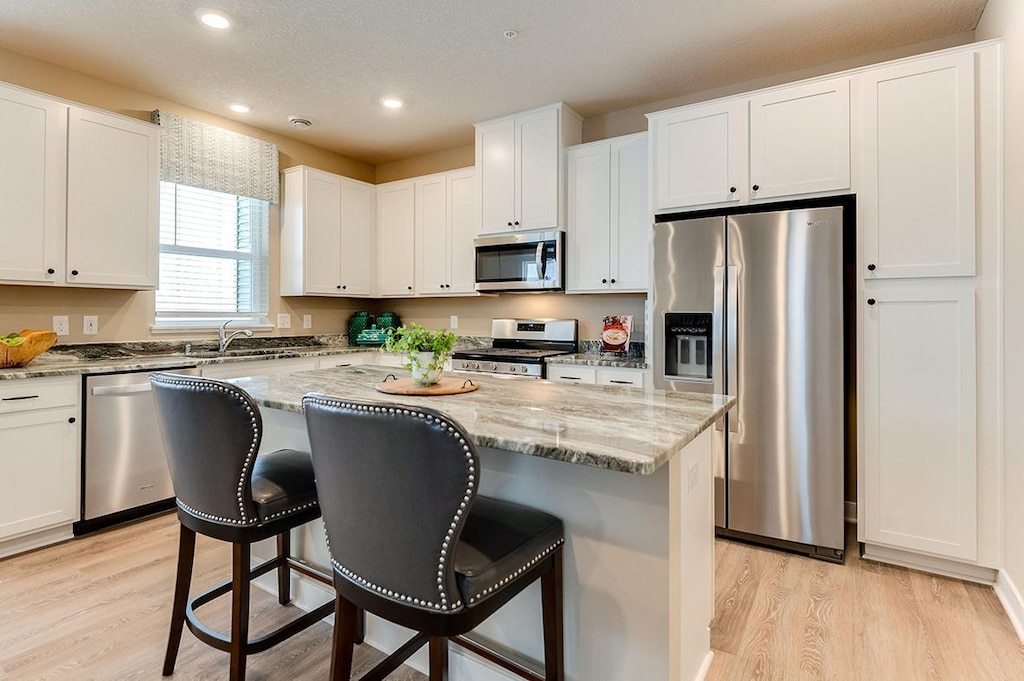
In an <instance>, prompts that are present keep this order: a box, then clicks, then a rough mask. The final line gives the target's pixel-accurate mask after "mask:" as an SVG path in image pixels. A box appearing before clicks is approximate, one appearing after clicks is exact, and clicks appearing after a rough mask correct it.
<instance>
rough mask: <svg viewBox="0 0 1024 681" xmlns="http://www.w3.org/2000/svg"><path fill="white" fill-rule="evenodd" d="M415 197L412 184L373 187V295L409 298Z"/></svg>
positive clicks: (414, 258) (411, 283)
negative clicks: (374, 266)
mask: <svg viewBox="0 0 1024 681" xmlns="http://www.w3.org/2000/svg"><path fill="white" fill-rule="evenodd" d="M415 195H416V188H415V185H414V183H413V182H412V181H409V182H393V183H390V184H386V185H381V186H379V187H377V235H376V236H377V239H376V242H377V293H378V295H381V296H411V295H413V286H414V285H415V278H414V275H413V272H414V271H415V261H416V255H415V251H416V248H415V246H416V244H415V234H416V232H415V205H416V201H415Z"/></svg>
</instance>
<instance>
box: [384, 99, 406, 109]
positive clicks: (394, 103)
mask: <svg viewBox="0 0 1024 681" xmlns="http://www.w3.org/2000/svg"><path fill="white" fill-rule="evenodd" d="M380 103H381V104H383V105H384V106H386V107H387V108H389V109H401V108H402V100H400V99H398V98H397V97H385V98H384V99H382V100H380Z"/></svg>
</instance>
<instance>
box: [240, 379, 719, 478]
mask: <svg viewBox="0 0 1024 681" xmlns="http://www.w3.org/2000/svg"><path fill="white" fill-rule="evenodd" d="M389 373H395V370H394V369H388V368H386V367H375V366H356V367H346V368H337V369H319V370H316V371H301V372H296V373H292V374H281V375H272V376H250V377H246V378H239V379H233V380H232V383H235V384H237V385H238V386H240V387H241V388H243V389H244V390H246V391H247V392H249V394H250V395H252V396H253V399H255V400H256V402H257V403H258V404H259V405H260V406H261V407H264V408H269V409H278V410H283V411H291V412H301V411H302V396H303V395H305V394H307V393H326V394H328V395H336V396H338V397H347V398H351V399H356V400H365V401H378V402H389V403H395V404H407V405H411V406H422V407H428V408H432V409H436V410H438V411H441V412H444V413H446V414H448V415H449V416H451V417H452V418H453V419H455V420H456V421H458V422H459V423H460V424H461V425H462V426H463V428H465V429H466V431H467V432H468V433H469V434H470V436H471V437H472V438H473V441H474V443H475V444H476V445H477V446H478V447H489V448H493V449H502V450H507V451H512V452H518V453H520V454H528V455H532V456H538V457H543V458H548V459H554V460H558V461H565V462H569V463H575V464H582V465H587V466H593V467H596V468H603V469H607V470H612V471H621V472H624V473H631V474H636V475H650V474H651V473H654V472H655V471H656V470H658V469H659V468H660V467H661V466H663V465H664V464H666V463H667V462H668V461H669V460H670V459H671V458H672V457H673V456H675V455H676V454H677V453H679V452H680V451H682V449H683V448H684V447H685V446H686V445H687V444H689V443H690V442H691V441H693V440H694V439H695V438H696V437H697V436H698V435H700V433H702V432H703V431H704V430H705V429H707V428H708V427H710V426H711V425H712V424H714V422H715V421H717V420H718V419H719V418H720V417H721V416H722V415H723V414H724V413H725V412H726V411H727V410H728V409H730V408H731V407H732V405H733V404H734V403H735V398H733V397H729V396H726V395H703V394H697V393H674V392H666V391H662V390H656V389H653V388H643V389H634V388H621V387H612V386H591V385H563V384H558V383H552V382H548V381H538V380H527V379H519V378H500V377H493V376H477V375H474V376H472V377H471V378H472V380H473V381H474V382H475V383H477V384H479V386H480V388H479V390H476V391H474V392H469V393H463V394H460V395H446V396H429V397H418V396H412V395H388V394H385V393H381V392H378V391H377V390H376V389H375V388H374V386H375V385H376V384H377V383H379V382H381V381H383V380H384V378H385V377H386V376H387V375H388V374H389ZM458 376H459V377H460V378H461V377H462V376H463V375H461V374H460V375H458ZM467 378H469V377H467Z"/></svg>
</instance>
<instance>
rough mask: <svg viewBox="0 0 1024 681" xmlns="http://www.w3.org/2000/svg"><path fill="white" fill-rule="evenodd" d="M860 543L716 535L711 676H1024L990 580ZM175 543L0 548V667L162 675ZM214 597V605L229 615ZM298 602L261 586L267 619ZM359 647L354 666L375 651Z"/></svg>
mask: <svg viewBox="0 0 1024 681" xmlns="http://www.w3.org/2000/svg"><path fill="white" fill-rule="evenodd" d="M855 547H856V544H855V543H853V542H852V538H851V542H850V543H849V544H848V547H847V549H848V552H847V562H846V565H844V566H838V565H831V564H828V563H822V562H819V561H812V560H809V559H807V558H803V557H800V556H793V555H789V554H785V553H780V552H777V551H772V550H769V549H761V548H755V547H751V546H746V545H743V544H737V543H732V542H721V541H720V542H718V544H717V547H716V560H717V566H716V567H717V578H716V581H717V588H716V610H717V617H716V619H715V622H714V625H713V627H712V646H713V647H714V649H715V658H714V662H713V663H712V666H711V670H710V673H709V675H708V677H707V679H708V681H753V680H769V679H771V680H777V681H804V680H807V681H811V680H814V681H817V680H819V679H828V680H835V681H917V680H918V679H921V680H928V681H1001V680H1005V681H1024V646H1021V645H1020V643H1018V641H1017V639H1016V636H1015V634H1014V632H1013V629H1012V628H1011V626H1010V623H1009V621H1008V620H1007V618H1006V616H1005V614H1004V613H1003V611H1002V608H1001V607H1000V605H999V603H998V601H997V600H996V598H995V595H994V594H993V593H992V590H991V589H989V588H986V587H982V586H977V585H972V584H965V583H963V582H959V581H956V580H950V579H944V578H941V577H931V576H928V575H925V574H922V573H917V572H913V571H909V570H904V569H902V568H894V567H888V566H882V565H878V564H874V563H869V562H867V561H862V560H860V559H859V558H857V557H856V550H855ZM176 550H177V522H176V520H175V518H174V516H173V515H166V516H162V517H160V518H156V519H153V520H148V521H145V522H141V523H137V524H135V525H131V526H128V527H123V528H120V529H117V530H114V531H110V532H106V533H102V534H98V535H94V536H91V537H87V538H85V539H78V540H76V541H71V542H66V543H64V544H61V545H58V546H55V547H50V548H47V549H43V550H40V551H35V552H32V553H28V554H24V555H21V556H15V557H13V558H8V559H5V560H0V679H2V680H3V681H44V680H45V681H50V680H58V679H59V680H67V681H120V680H122V679H125V680H128V679H132V680H134V679H138V680H153V681H156V680H157V679H160V678H161V677H160V666H161V661H162V658H163V648H164V645H165V636H166V628H167V621H168V616H169V615H168V606H169V603H170V599H171V584H172V582H173V574H174V556H175V551H176ZM229 556H230V554H229V551H228V549H227V548H226V545H224V544H222V543H220V542H214V541H210V540H205V539H203V538H202V537H200V543H199V546H198V549H197V563H196V569H195V574H194V578H193V584H194V588H195V589H196V590H198V589H200V588H205V587H206V586H208V585H210V584H213V583H216V582H218V581H220V580H221V579H223V578H225V577H226V570H225V566H227V564H228V562H229ZM225 605H226V604H225ZM218 606H219V604H211V605H210V606H206V608H204V611H203V612H204V617H207V618H208V621H209V622H210V624H213V625H216V626H223V625H226V612H227V611H226V608H219V610H218ZM289 610H293V609H291V608H281V607H280V606H278V605H277V602H276V601H275V600H273V599H272V598H270V597H269V596H267V595H266V594H264V593H263V592H261V591H260V590H258V589H257V590H254V618H253V619H254V622H258V623H259V625H260V626H261V627H264V626H265V627H267V628H270V627H272V626H273V625H274V622H275V618H277V617H280V616H281V615H282V614H285V615H289V616H290V613H289V612H288V611H289ZM207 613H210V614H207ZM254 633H259V632H254ZM330 634H331V628H330V627H329V626H328V625H326V624H318V625H315V626H314V627H312V628H311V629H309V630H307V631H305V632H303V633H302V634H300V635H299V636H298V637H296V638H293V639H290V640H289V641H286V642H284V643H283V644H281V645H280V646H278V647H277V648H274V649H272V650H270V651H268V652H266V653H262V654H260V655H256V656H253V657H252V658H250V662H249V670H248V674H247V678H248V679H249V681H278V680H281V681H307V680H308V681H314V680H316V681H320V680H322V679H324V678H326V675H327V669H328V655H329V652H330ZM360 648H361V650H360V651H359V653H358V654H357V668H358V671H357V675H358V674H361V673H362V671H363V670H364V669H366V668H367V667H368V666H369V665H371V664H372V663H373V662H374V661H375V660H376V659H378V658H379V654H378V653H376V652H375V651H372V650H370V649H368V647H367V646H361V647H360ZM173 678H174V679H176V680H178V681H193V680H198V679H204V680H205V679H210V680H213V679H217V680H222V679H226V678H227V655H226V654H225V653H221V652H218V651H215V650H212V649H210V648H208V647H207V646H204V645H202V644H200V643H199V642H198V641H196V640H195V639H194V638H193V637H192V636H191V634H189V633H187V632H186V633H185V635H184V637H183V639H182V647H181V652H180V654H179V656H178V665H177V670H176V672H175V674H174V677H173ZM425 678H426V677H424V676H423V675H421V674H418V673H416V672H415V671H413V670H411V669H408V668H404V669H403V670H401V671H400V672H398V673H396V674H395V675H394V676H393V677H392V679H393V681H424V680H425ZM584 681H622V680H617V679H616V680H611V679H586V680H584ZM628 681H648V680H646V679H630V680H628Z"/></svg>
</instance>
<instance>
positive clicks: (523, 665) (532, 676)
mask: <svg viewBox="0 0 1024 681" xmlns="http://www.w3.org/2000/svg"><path fill="white" fill-rule="evenodd" d="M448 640H449V641H451V642H452V643H456V644H458V645H459V646H461V647H463V648H465V649H466V650H468V651H470V652H472V653H476V654H477V655H479V656H480V657H482V658H484V659H485V660H488V661H489V662H493V663H494V664H496V665H498V666H499V667H502V668H504V669H507V670H508V671H510V672H512V673H513V674H515V675H516V676H520V677H522V678H524V679H529V680H530V681H545V677H544V672H542V671H540V669H539V667H535V666H533V665H529V666H528V664H527V660H525V659H524V658H522V656H515V657H513V655H512V654H510V653H508V652H506V651H505V650H502V649H500V648H499V647H498V646H496V645H494V644H492V643H490V642H485V641H483V640H481V639H477V638H476V637H473V636H472V634H462V635H460V636H449V637H448ZM517 658H518V659H517Z"/></svg>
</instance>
